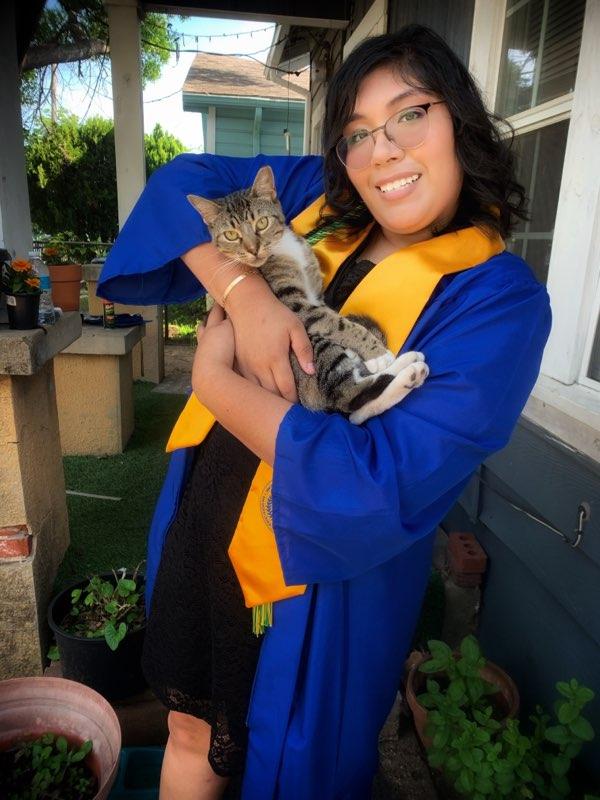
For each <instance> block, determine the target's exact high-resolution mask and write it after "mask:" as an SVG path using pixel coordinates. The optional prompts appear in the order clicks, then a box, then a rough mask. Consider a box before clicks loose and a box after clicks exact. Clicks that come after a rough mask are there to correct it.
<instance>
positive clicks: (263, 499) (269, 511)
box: [260, 481, 273, 530]
mask: <svg viewBox="0 0 600 800" xmlns="http://www.w3.org/2000/svg"><path fill="white" fill-rule="evenodd" d="M260 513H261V514H262V518H263V520H264V522H265V525H266V526H267V528H269V529H270V530H273V500H272V498H271V481H269V482H268V483H267V484H266V485H265V486H264V487H263V490H262V492H261V493H260Z"/></svg>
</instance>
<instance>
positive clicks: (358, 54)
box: [323, 25, 527, 237]
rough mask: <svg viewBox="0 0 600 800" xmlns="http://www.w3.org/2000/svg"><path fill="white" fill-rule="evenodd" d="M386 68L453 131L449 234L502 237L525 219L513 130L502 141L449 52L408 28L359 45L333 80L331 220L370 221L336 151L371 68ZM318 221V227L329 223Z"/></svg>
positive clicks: (328, 127) (328, 147) (328, 116)
mask: <svg viewBox="0 0 600 800" xmlns="http://www.w3.org/2000/svg"><path fill="white" fill-rule="evenodd" d="M384 66H391V67H393V68H395V69H397V70H398V72H399V74H400V75H401V77H402V78H403V80H404V81H406V83H408V85H409V86H412V87H414V88H419V89H423V90H425V91H427V92H430V93H432V94H436V95H438V96H439V97H440V98H443V99H444V100H445V101H446V105H447V107H448V110H449V112H450V115H451V117H452V122H453V125H454V139H455V147H456V155H457V158H458V161H459V164H460V166H461V167H462V170H463V173H464V178H463V185H462V189H461V193H460V197H459V203H458V209H457V211H456V214H455V215H454V218H453V219H452V220H451V221H450V222H449V224H448V225H447V226H445V227H444V229H443V230H436V231H435V233H436V234H439V233H448V232H449V231H454V230H458V229H459V228H464V227H467V226H470V225H476V226H477V227H479V228H481V229H483V230H484V231H486V233H488V235H489V234H490V233H493V232H497V233H499V234H500V235H501V236H502V237H507V236H508V235H509V234H510V231H511V230H512V228H513V226H514V225H515V224H516V223H517V222H518V220H523V219H527V212H526V197H525V190H524V188H523V186H521V184H520V183H518V182H517V180H516V177H515V156H514V151H513V149H512V142H513V136H512V130H510V129H509V130H510V133H511V135H510V136H509V137H508V138H502V137H501V135H500V131H499V128H498V123H499V122H501V118H500V117H498V116H497V115H495V114H492V113H490V112H488V111H487V110H486V108H485V106H484V104H483V101H482V99H481V95H480V94H479V90H478V89H477V86H476V85H475V81H474V80H473V78H472V77H471V75H470V73H469V71H468V69H467V68H466V67H465V66H464V64H463V63H462V62H461V60H460V59H459V58H458V56H457V55H456V54H455V53H454V51H453V50H452V49H451V48H450V47H449V46H448V45H447V44H446V42H445V41H444V40H443V39H442V38H441V37H440V36H438V35H437V33H435V32H434V31H432V30H431V29H430V28H426V27H423V26H422V25H407V26H406V27H404V28H401V30H399V31H397V32H396V33H389V34H384V35H383V36H375V37H372V38H370V39H366V40H365V41H364V42H363V43H362V44H360V45H359V46H358V47H357V48H356V49H355V50H353V52H352V53H351V55H350V56H349V57H348V59H347V60H346V61H345V62H344V63H343V64H342V65H341V67H340V68H339V69H338V71H337V72H336V73H335V75H334V76H333V78H332V80H331V82H330V85H329V89H328V92H327V99H326V107H325V120H324V125H323V131H324V134H323V152H324V154H325V194H326V200H327V205H328V207H329V209H330V211H332V212H333V217H335V218H337V219H338V220H339V218H340V217H344V221H345V222H346V223H347V228H349V229H356V228H361V227H364V225H365V224H366V223H367V222H370V221H371V220H372V219H373V217H372V216H371V214H370V212H369V211H368V209H366V207H365V206H364V204H363V203H362V201H361V198H360V197H359V195H358V193H357V191H356V189H355V188H354V187H353V185H352V183H351V182H350V180H349V179H348V176H347V174H346V170H345V168H344V166H343V165H342V164H341V163H340V161H339V159H338V157H337V155H336V152H335V146H336V144H337V142H338V140H339V139H340V138H341V136H342V131H343V129H344V127H345V126H346V124H347V123H348V120H349V118H350V115H351V114H352V112H353V109H354V104H355V102H356V96H357V94H358V90H359V87H360V84H361V82H362V80H363V79H364V78H365V77H366V76H367V75H368V74H369V73H370V72H372V71H373V70H375V69H377V68H378V67H384ZM333 217H332V216H331V214H329V215H327V214H326V213H325V212H324V214H323V222H331V221H332V219H333Z"/></svg>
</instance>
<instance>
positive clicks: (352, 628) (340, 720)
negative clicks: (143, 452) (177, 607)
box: [98, 155, 550, 800]
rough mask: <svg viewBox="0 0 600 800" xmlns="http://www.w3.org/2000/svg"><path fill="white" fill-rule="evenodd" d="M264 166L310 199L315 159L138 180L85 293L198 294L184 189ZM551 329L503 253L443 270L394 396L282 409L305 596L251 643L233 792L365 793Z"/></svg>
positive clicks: (528, 276)
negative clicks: (469, 507)
mask: <svg viewBox="0 0 600 800" xmlns="http://www.w3.org/2000/svg"><path fill="white" fill-rule="evenodd" d="M264 163H270V164H271V166H272V167H273V170H274V173H275V180H276V185H277V186H278V190H279V195H280V198H281V200H282V205H283V207H284V211H285V212H286V216H287V218H288V220H289V219H291V218H292V217H294V216H296V215H297V214H298V213H299V212H300V211H301V210H302V209H303V208H305V207H306V206H308V205H309V204H310V203H311V202H312V201H314V200H315V198H316V197H318V196H319V195H320V194H321V191H322V186H321V161H320V159H319V158H317V157H303V158H291V157H287V158H286V157H283V158H281V157H280V158H277V157H273V158H268V157H264V156H259V157H257V158H255V159H227V158H222V157H217V156H190V155H186V156H179V157H178V158H177V159H175V160H174V161H173V162H171V164H170V165H168V166H166V167H163V168H162V169H161V170H159V171H158V172H157V173H155V175H153V176H152V178H151V179H150V181H149V184H148V187H147V189H146V190H145V192H144V193H143V194H142V197H141V198H140V201H139V202H138V204H137V206H136V207H135V209H134V210H133V212H132V214H131V216H130V218H129V220H128V222H127V223H126V225H125V226H124V229H123V231H122V233H121V234H120V236H119V239H118V240H117V242H116V244H115V247H114V248H113V250H112V252H111V255H110V256H109V259H108V260H107V262H106V265H105V268H104V270H103V273H102V275H101V278H100V282H99V287H98V291H99V294H100V295H101V296H105V297H107V298H109V299H114V300H120V301H122V302H129V303H136V304H141V303H144V302H147V303H167V302H177V301H178V300H179V301H180V300H187V299H191V298H192V297H197V296H198V295H199V294H200V293H201V291H202V289H201V287H200V286H199V284H198V283H197V281H196V279H195V278H194V277H193V276H191V273H190V272H189V270H187V269H186V268H185V266H184V265H183V264H182V262H180V261H179V258H178V256H179V255H180V254H181V253H183V252H185V251H186V250H187V249H189V248H190V247H192V246H194V245H195V244H198V243H200V242H202V241H206V240H207V239H208V234H207V232H206V230H205V229H204V226H203V223H202V221H201V219H200V218H199V216H198V215H197V214H196V212H194V211H193V209H192V208H191V206H190V207H189V210H188V209H187V208H186V205H189V204H188V203H187V200H185V195H186V194H187V193H195V194H201V195H205V196H208V197H218V196H221V195H224V194H226V193H227V192H230V191H232V190H234V189H236V188H241V187H242V186H247V185H250V184H251V182H252V179H253V177H254V175H255V173H256V171H257V169H258V167H259V166H261V165H262V164H264ZM190 276H191V277H190ZM549 329H550V310H549V302H548V296H547V293H546V290H545V288H544V287H543V286H541V285H540V284H539V283H538V282H537V281H536V279H535V277H534V276H533V274H532V272H531V270H530V269H529V268H528V267H527V265H526V264H525V263H524V262H523V261H522V260H521V259H519V258H517V257H515V256H513V255H511V254H509V253H502V254H499V255H496V256H494V257H492V258H490V259H488V260H487V261H485V262H484V263H482V264H480V265H478V266H476V267H473V268H471V269H468V270H466V271H464V272H459V273H457V274H455V275H451V276H447V277H445V278H442V280H441V281H440V283H439V284H438V286H437V288H436V290H435V291H434V293H433V294H432V297H431V299H430V300H429V302H428V304H427V305H426V307H425V309H424V310H423V312H422V313H421V315H420V317H419V319H418V321H417V323H416V324H415V326H414V328H413V329H412V331H411V333H410V335H409V336H408V339H407V340H406V342H405V343H404V346H403V348H402V350H403V351H406V350H421V351H423V352H424V353H425V354H426V357H427V363H428V364H429V367H430V370H431V372H430V376H429V378H428V380H427V381H426V384H425V386H423V387H422V388H421V389H419V390H418V391H415V392H413V393H412V394H411V395H409V396H408V397H407V398H406V399H405V400H404V401H403V402H402V403H401V404H399V405H398V406H395V407H394V408H392V409H389V410H388V411H387V412H386V413H385V414H383V415H381V416H379V417H375V418H373V419H371V420H369V421H368V422H367V423H365V424H364V425H362V426H354V425H352V424H351V423H349V422H348V420H346V419H345V418H344V417H342V416H341V415H338V414H323V413H314V412H310V411H307V410H306V409H304V408H302V407H301V406H299V405H295V406H293V407H292V408H291V409H290V411H289V412H288V413H287V414H286V416H285V418H284V419H283V421H282V423H281V426H280V428H279V432H278V435H277V441H276V451H275V462H274V472H273V483H272V519H273V530H274V535H275V539H276V542H277V549H278V553H279V558H280V561H281V567H282V569H283V574H284V577H285V582H286V584H290V585H292V584H307V589H306V591H305V592H304V593H303V594H302V595H300V596H297V597H291V598H288V599H285V600H281V601H279V602H277V603H276V604H275V606H276V607H275V624H274V626H273V627H272V628H270V629H268V631H267V633H266V635H265V638H264V641H263V645H262V649H261V654H260V659H259V664H258V667H257V672H256V677H255V682H254V687H253V693H252V699H251V705H250V710H249V714H248V727H249V748H248V756H247V762H246V769H245V774H244V783H243V793H242V796H243V798H244V800H269V798H272V799H273V800H275V799H276V798H277V799H278V800H313V799H314V798H319V800H365V799H366V798H368V797H369V795H370V787H371V782H372V778H373V775H374V772H375V770H376V768H377V737H378V733H379V730H380V729H381V726H382V725H383V722H384V721H385V718H386V715H387V713H388V712H389V709H390V707H391V705H392V703H393V700H394V696H395V693H396V690H397V686H398V682H399V679H400V677H401V674H402V667H403V661H404V657H405V655H406V651H407V649H408V647H409V645H410V641H411V638H412V634H413V630H414V626H415V623H416V620H417V617H418V613H419V608H420V605H421V601H422V597H423V593H424V591H425V587H426V584H427V579H428V575H429V569H430V558H431V547H432V542H433V535H434V532H435V528H436V526H437V524H438V523H439V522H440V521H441V519H442V518H443V517H444V516H445V514H446V513H447V512H448V510H449V509H450V508H451V506H452V505H453V504H454V503H455V501H456V499H457V498H458V496H459V495H460V493H461V491H462V489H463V488H464V486H465V484H466V483H467V482H468V480H469V478H470V476H471V475H472V474H473V471H474V470H475V469H476V468H477V467H478V466H479V464H480V463H481V462H482V461H483V460H484V459H485V458H486V457H487V456H488V455H489V454H490V453H492V452H495V451H496V450H499V449H500V448H502V447H503V446H504V445H505V444H506V443H507V442H508V439H509V437H510V434H511V431H512V429H513V427H514V425H515V423H516V421H517V419H518V416H519V414H520V412H521V410H522V408H523V406H524V404H525V401H526V399H527V397H528V395H529V393H530V391H531V389H532V387H533V384H534V383H535V379H536V377H537V375H538V372H539V366H540V361H541V356H542V351H543V347H544V344H545V342H546V339H547V336H548V333H549ZM192 453H193V451H192V449H191V448H186V449H182V450H178V451H176V452H175V453H173V455H172V457H171V462H170V465H169V469H168V473H167V477H166V480H165V483H164V486H163V489H162V491H161V495H160V498H159V501H158V503H157V508H156V512H155V516H154V519H153V523H152V527H151V532H150V543H149V558H148V581H149V585H150V591H151V587H152V583H153V579H154V576H155V574H156V570H157V568H158V562H159V560H160V551H161V548H162V543H163V542H164V537H165V535H166V533H167V531H168V527H169V525H170V523H171V521H172V519H173V518H174V516H175V514H176V512H177V507H178V503H179V500H180V498H181V495H182V492H183V487H184V485H185V479H186V475H187V472H188V470H189V467H190V465H191V460H192ZM324 487H327V488H326V490H324ZM149 599H150V598H149Z"/></svg>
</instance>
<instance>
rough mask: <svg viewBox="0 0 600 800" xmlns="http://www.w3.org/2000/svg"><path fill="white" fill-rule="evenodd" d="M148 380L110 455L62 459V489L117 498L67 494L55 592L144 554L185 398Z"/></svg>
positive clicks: (432, 595)
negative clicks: (118, 448) (131, 424)
mask: <svg viewBox="0 0 600 800" xmlns="http://www.w3.org/2000/svg"><path fill="white" fill-rule="evenodd" d="M152 388H153V387H152V385H151V384H149V383H144V382H137V383H135V384H134V402H135V431H134V433H133V435H132V437H131V439H130V440H129V444H128V445H127V448H126V449H125V452H123V453H121V454H119V455H116V456H103V457H100V458H98V457H95V456H65V457H64V459H63V464H64V469H65V483H66V487H67V489H73V490H75V491H78V492H88V493H90V494H103V495H109V496H111V497H120V498H121V500H120V501H119V502H114V501H112V500H98V499H95V498H88V497H78V496H76V495H67V507H68V510H69V527H70V532H71V544H70V546H69V549H68V550H67V552H66V554H65V557H64V559H63V562H62V564H61V566H60V569H59V571H58V575H57V578H56V583H55V590H56V591H60V589H62V588H63V587H64V586H65V585H67V584H69V583H71V582H73V581H75V580H77V579H79V578H82V577H86V576H88V575H92V574H96V573H101V572H110V570H111V569H118V568H119V567H128V568H130V569H133V568H135V567H136V566H137V565H138V564H139V563H140V562H141V561H142V560H143V559H144V558H145V554H146V538H147V535H148V530H149V528H150V522H151V520H152V514H153V512H154V506H155V504H156V499H157V498H158V494H159V492H160V487H161V485H162V482H163V479H164V475H165V471H166V467H167V462H168V458H169V457H168V455H167V454H166V453H165V452H164V447H165V443H166V441H167V438H168V436H169V433H170V430H171V428H172V427H173V424H174V422H175V420H176V419H177V417H178V415H179V412H180V411H181V409H182V408H183V406H184V404H185V401H186V399H187V398H186V397H185V396H184V395H172V394H160V393H157V392H153V391H152ZM443 614H444V586H443V582H442V579H441V577H440V575H439V573H437V572H436V571H435V570H433V571H432V573H431V578H430V581H429V586H428V588H427V593H426V595H425V600H424V603H423V610H422V613H421V617H420V620H419V624H418V626H417V630H416V632H415V636H414V639H413V647H419V648H422V649H425V648H426V643H427V641H428V640H429V639H432V638H433V639H439V638H441V630H442V621H443Z"/></svg>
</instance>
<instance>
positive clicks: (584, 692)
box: [576, 686, 596, 706]
mask: <svg viewBox="0 0 600 800" xmlns="http://www.w3.org/2000/svg"><path fill="white" fill-rule="evenodd" d="M576 694H577V700H578V702H579V704H580V705H581V706H584V705H585V704H586V703H589V702H591V701H592V700H593V699H594V697H595V696H596V695H595V694H594V692H593V691H592V690H591V689H589V688H588V687H587V686H580V687H579V688H578V689H577V693H576Z"/></svg>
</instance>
